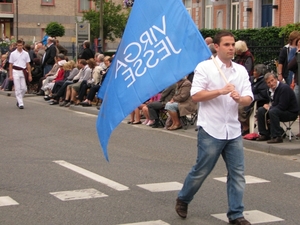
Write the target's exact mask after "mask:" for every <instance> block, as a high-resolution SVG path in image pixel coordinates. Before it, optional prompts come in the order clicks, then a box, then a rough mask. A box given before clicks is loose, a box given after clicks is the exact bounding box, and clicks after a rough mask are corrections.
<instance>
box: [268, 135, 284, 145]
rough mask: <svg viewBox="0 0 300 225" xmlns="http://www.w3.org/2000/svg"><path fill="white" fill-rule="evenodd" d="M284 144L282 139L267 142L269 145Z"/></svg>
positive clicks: (277, 138)
mask: <svg viewBox="0 0 300 225" xmlns="http://www.w3.org/2000/svg"><path fill="white" fill-rule="evenodd" d="M282 142H283V140H282V137H276V138H272V139H271V140H270V141H267V143H268V144H277V143H282Z"/></svg>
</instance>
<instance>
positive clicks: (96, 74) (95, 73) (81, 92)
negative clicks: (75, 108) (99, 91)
mask: <svg viewBox="0 0 300 225" xmlns="http://www.w3.org/2000/svg"><path fill="white" fill-rule="evenodd" d="M87 64H88V66H89V68H91V70H92V75H91V77H90V79H88V80H83V81H82V82H81V84H80V86H79V88H77V89H78V90H76V93H78V95H77V96H76V99H77V100H76V103H75V104H76V105H78V104H79V103H80V102H82V101H83V99H84V96H86V93H87V90H88V89H90V88H91V87H92V86H94V85H95V84H97V83H99V82H100V77H101V76H102V75H100V70H98V68H97V67H99V66H96V62H95V60H94V59H89V60H87Z"/></svg>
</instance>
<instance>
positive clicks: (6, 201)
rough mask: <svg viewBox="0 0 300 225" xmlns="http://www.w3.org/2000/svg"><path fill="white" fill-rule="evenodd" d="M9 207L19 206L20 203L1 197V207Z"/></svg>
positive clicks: (7, 197)
mask: <svg viewBox="0 0 300 225" xmlns="http://www.w3.org/2000/svg"><path fill="white" fill-rule="evenodd" d="M9 205H19V203H18V202H16V201H15V200H13V199H12V198H11V197H9V196H2V197H0V206H9Z"/></svg>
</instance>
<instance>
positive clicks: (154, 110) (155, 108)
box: [143, 84, 176, 128]
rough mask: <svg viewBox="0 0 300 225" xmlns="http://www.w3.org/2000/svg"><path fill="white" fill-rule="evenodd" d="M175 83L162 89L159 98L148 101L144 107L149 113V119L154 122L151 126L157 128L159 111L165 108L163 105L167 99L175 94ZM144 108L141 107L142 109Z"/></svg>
mask: <svg viewBox="0 0 300 225" xmlns="http://www.w3.org/2000/svg"><path fill="white" fill-rule="evenodd" d="M175 89H176V84H173V85H171V86H170V87H168V88H166V89H165V90H163V91H162V93H161V96H160V100H159V101H154V102H150V103H149V104H148V105H147V106H146V108H147V111H148V113H149V118H150V120H151V121H152V122H153V121H154V123H153V124H152V128H158V127H159V126H160V124H159V111H160V110H162V109H164V108H165V105H166V103H167V102H168V101H170V100H171V99H172V97H173V96H174V94H175ZM144 110H145V109H144V108H143V111H144Z"/></svg>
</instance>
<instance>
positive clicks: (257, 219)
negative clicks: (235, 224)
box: [212, 210, 284, 224]
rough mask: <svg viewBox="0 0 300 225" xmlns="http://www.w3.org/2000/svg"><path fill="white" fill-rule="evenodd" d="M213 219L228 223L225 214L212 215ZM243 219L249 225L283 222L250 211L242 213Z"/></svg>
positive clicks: (279, 219)
mask: <svg viewBox="0 0 300 225" xmlns="http://www.w3.org/2000/svg"><path fill="white" fill-rule="evenodd" d="M212 216H213V217H215V218H217V219H219V220H223V221H225V222H228V218H227V216H226V213H221V214H212ZM244 216H245V219H246V220H248V221H249V222H250V223H251V224H258V223H271V222H279V221H284V219H281V218H279V217H276V216H272V215H270V214H267V213H264V212H261V211H258V210H251V211H244Z"/></svg>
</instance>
